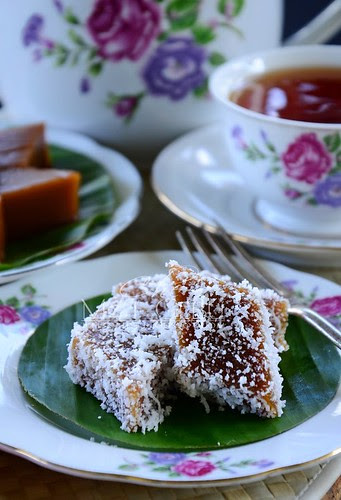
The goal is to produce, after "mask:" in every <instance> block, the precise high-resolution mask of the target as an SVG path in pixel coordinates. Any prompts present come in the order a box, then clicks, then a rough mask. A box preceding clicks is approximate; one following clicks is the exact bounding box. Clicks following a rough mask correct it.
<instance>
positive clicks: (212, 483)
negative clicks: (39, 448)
mask: <svg viewBox="0 0 341 500" xmlns="http://www.w3.org/2000/svg"><path fill="white" fill-rule="evenodd" d="M0 450H2V451H6V452H8V453H11V454H12V455H17V456H19V457H21V458H26V459H27V460H29V461H30V462H33V463H34V464H36V465H40V466H41V467H45V468H46V469H50V470H53V471H55V472H60V473H63V474H69V475H72V476H77V477H81V478H84V479H97V480H102V481H120V482H124V483H135V484H140V485H142V486H155V487H167V488H181V487H191V488H193V487H196V488H197V487H201V486H202V487H205V488H207V487H216V486H227V485H231V484H240V483H244V482H252V481H254V480H261V479H265V478H266V477H268V476H270V475H278V474H282V473H284V472H285V473H287V472H292V471H294V470H297V469H302V468H305V467H309V466H310V465H317V464H319V463H322V462H326V461H327V460H328V459H331V458H333V457H336V456H337V455H339V454H341V448H337V449H336V450H333V451H331V452H330V453H327V454H326V455H322V456H321V457H318V458H314V459H312V460H308V461H306V462H302V463H298V464H293V465H287V466H284V467H277V468H274V469H270V470H268V471H264V472H258V473H257V474H250V475H248V476H239V477H235V478H229V479H213V480H202V481H163V480H159V479H147V478H142V477H136V476H125V475H122V474H114V473H108V472H95V471H86V470H82V469H75V468H73V467H67V466H65V465H59V464H55V463H53V462H50V461H48V460H44V459H43V458H40V457H38V456H37V455H34V454H33V453H30V452H28V451H25V450H22V449H21V448H16V447H14V446H11V445H8V444H4V443H0Z"/></svg>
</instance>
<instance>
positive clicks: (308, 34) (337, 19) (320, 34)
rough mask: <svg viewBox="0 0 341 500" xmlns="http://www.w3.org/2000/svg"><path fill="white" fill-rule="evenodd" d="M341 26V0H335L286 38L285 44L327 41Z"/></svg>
mask: <svg viewBox="0 0 341 500" xmlns="http://www.w3.org/2000/svg"><path fill="white" fill-rule="evenodd" d="M340 28H341V0H334V2H332V3H331V4H330V5H328V7H326V8H325V9H324V10H323V11H322V12H321V13H320V14H319V15H318V16H316V17H315V18H314V19H313V20H312V21H310V22H309V23H308V24H306V25H305V26H304V27H303V28H301V29H300V30H299V31H297V32H296V33H294V34H293V35H291V36H289V37H288V38H286V39H285V40H284V42H283V45H305V44H310V43H324V42H327V41H328V40H329V39H330V38H331V37H332V36H333V35H335V34H336V33H337V32H338V31H339V29H340Z"/></svg>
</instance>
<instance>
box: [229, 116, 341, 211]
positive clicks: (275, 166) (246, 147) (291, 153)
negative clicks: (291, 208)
mask: <svg viewBox="0 0 341 500" xmlns="http://www.w3.org/2000/svg"><path fill="white" fill-rule="evenodd" d="M231 135H232V138H233V139H234V144H235V147H236V148H237V149H239V150H240V151H241V152H242V154H243V155H244V156H245V157H246V159H248V160H249V161H250V162H257V161H262V162H266V163H267V164H268V169H267V170H266V174H265V178H266V179H269V178H271V177H272V176H273V175H277V174H279V173H282V174H283V175H284V176H285V177H286V178H287V179H288V180H287V182H285V183H283V184H282V186H281V187H282V190H283V194H284V195H285V196H286V198H287V199H290V200H292V201H296V200H298V199H302V200H303V201H304V203H307V204H309V205H327V206H329V207H335V208H337V207H341V134H340V133H339V132H335V133H333V134H326V135H324V136H323V137H322V138H320V137H318V136H317V134H316V133H315V132H307V133H303V134H300V135H299V136H297V137H296V138H295V139H294V140H293V141H292V142H290V144H288V145H287V147H286V149H285V151H278V150H277V148H276V147H275V145H274V144H273V143H272V141H271V140H270V139H269V137H268V136H267V134H266V133H265V132H264V131H263V130H261V131H260V133H259V137H260V139H261V142H260V143H259V144H255V143H254V142H248V141H247V140H245V138H244V132H243V130H242V128H241V127H240V126H239V125H235V126H234V127H233V128H232V131H231Z"/></svg>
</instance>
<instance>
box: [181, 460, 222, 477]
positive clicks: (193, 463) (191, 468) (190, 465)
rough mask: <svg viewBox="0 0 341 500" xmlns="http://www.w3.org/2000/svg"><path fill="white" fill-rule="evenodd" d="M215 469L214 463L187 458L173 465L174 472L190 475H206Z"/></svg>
mask: <svg viewBox="0 0 341 500" xmlns="http://www.w3.org/2000/svg"><path fill="white" fill-rule="evenodd" d="M215 469H216V466H215V465H214V464H212V463H211V462H206V461H204V460H185V461H184V462H180V463H179V464H177V465H176V466H175V467H173V470H174V472H177V473H179V474H184V475H185V476H190V477H198V476H205V475H206V474H209V473H210V472H212V471H214V470H215Z"/></svg>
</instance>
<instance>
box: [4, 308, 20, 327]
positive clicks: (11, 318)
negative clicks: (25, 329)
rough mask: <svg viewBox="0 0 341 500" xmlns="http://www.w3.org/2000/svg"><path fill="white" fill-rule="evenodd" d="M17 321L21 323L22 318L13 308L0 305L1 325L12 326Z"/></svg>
mask: <svg viewBox="0 0 341 500" xmlns="http://www.w3.org/2000/svg"><path fill="white" fill-rule="evenodd" d="M17 321H20V316H19V314H18V313H17V311H16V310H15V309H14V308H13V307H11V306H5V305H0V323H1V324H2V325H12V324H13V323H16V322H17Z"/></svg>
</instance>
